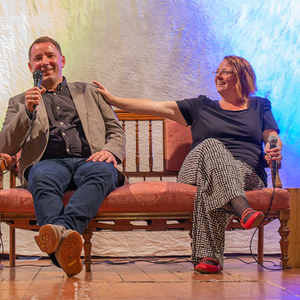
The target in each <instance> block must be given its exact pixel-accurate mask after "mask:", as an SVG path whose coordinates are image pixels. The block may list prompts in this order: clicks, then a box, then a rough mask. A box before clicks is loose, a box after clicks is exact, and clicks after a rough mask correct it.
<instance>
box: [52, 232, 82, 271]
mask: <svg viewBox="0 0 300 300" xmlns="http://www.w3.org/2000/svg"><path fill="white" fill-rule="evenodd" d="M82 246H83V244H82V238H81V235H80V234H79V233H78V232H77V231H75V230H71V229H69V230H66V231H64V232H63V235H62V241H61V243H60V246H59V247H58V249H57V250H56V251H55V257H56V259H57V262H58V263H59V265H60V266H61V268H62V269H63V270H64V271H65V273H66V274H67V275H68V276H69V277H70V276H74V275H76V274H78V273H80V272H81V270H82V264H81V261H80V254H81V251H82Z"/></svg>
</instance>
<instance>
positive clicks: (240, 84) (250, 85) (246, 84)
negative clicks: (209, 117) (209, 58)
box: [224, 55, 257, 101]
mask: <svg viewBox="0 0 300 300" xmlns="http://www.w3.org/2000/svg"><path fill="white" fill-rule="evenodd" d="M224 59H226V60H227V62H228V63H229V64H230V65H231V67H232V69H233V71H234V73H235V74H236V78H237V81H236V91H237V95H238V97H239V98H240V99H241V100H244V101H245V100H246V99H248V98H249V96H250V95H251V94H254V93H255V91H256V90H257V87H256V76H255V73H254V70H253V68H252V67H251V65H250V63H249V62H248V61H247V60H246V59H244V58H242V57H239V56H235V55H228V56H225V57H224Z"/></svg>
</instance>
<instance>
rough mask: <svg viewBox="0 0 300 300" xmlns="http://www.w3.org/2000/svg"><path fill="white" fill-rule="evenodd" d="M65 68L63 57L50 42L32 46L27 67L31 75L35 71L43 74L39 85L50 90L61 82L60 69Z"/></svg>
mask: <svg viewBox="0 0 300 300" xmlns="http://www.w3.org/2000/svg"><path fill="white" fill-rule="evenodd" d="M64 66H65V57H64V56H63V55H61V54H60V52H59V51H58V50H57V48H56V47H55V46H54V45H53V44H52V43H51V42H44V43H39V44H34V45H33V47H32V49H31V55H30V62H29V63H28V67H29V69H30V71H31V73H33V72H34V71H36V70H41V71H42V72H43V79H42V82H41V85H42V86H43V87H45V88H46V89H47V90H52V89H54V88H56V86H57V85H58V84H59V83H60V82H62V80H63V77H62V68H63V67H64Z"/></svg>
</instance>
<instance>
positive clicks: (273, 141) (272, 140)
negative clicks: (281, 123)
mask: <svg viewBox="0 0 300 300" xmlns="http://www.w3.org/2000/svg"><path fill="white" fill-rule="evenodd" d="M277 142H278V138H277V136H275V135H270V136H269V138H268V143H269V144H270V149H273V148H275V147H276V146H277ZM271 161H272V176H273V180H274V182H275V178H276V171H277V161H276V160H273V159H272V160H271Z"/></svg>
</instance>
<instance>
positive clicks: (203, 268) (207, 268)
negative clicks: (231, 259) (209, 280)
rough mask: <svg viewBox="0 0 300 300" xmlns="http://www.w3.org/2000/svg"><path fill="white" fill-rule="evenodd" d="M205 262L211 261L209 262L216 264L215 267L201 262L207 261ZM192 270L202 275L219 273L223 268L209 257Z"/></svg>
mask: <svg viewBox="0 0 300 300" xmlns="http://www.w3.org/2000/svg"><path fill="white" fill-rule="evenodd" d="M207 260H211V261H213V262H215V263H217V265H216V266H214V265H210V264H206V263H204V262H203V261H207ZM194 270H195V271H196V272H199V273H204V274H216V273H219V272H221V271H222V270H223V268H222V267H221V265H220V264H219V263H218V262H217V261H216V260H214V259H212V258H209V257H205V258H203V259H202V260H201V261H200V263H199V264H198V265H197V266H195V268H194Z"/></svg>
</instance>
